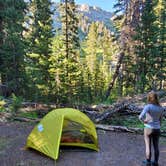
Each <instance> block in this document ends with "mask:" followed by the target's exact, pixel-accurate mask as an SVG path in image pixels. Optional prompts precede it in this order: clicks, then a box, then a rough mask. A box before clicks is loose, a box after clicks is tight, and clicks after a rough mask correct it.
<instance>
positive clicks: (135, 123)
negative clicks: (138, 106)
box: [105, 115, 166, 131]
mask: <svg viewBox="0 0 166 166" xmlns="http://www.w3.org/2000/svg"><path fill="white" fill-rule="evenodd" d="M105 123H106V124H109V125H116V126H126V127H133V128H141V129H142V128H144V124H143V123H142V122H141V121H140V120H139V119H138V116H136V115H135V116H134V115H133V116H129V115H123V116H122V115H121V116H120V115H119V116H118V115H117V116H113V117H111V118H110V119H109V120H107V121H106V122H105ZM161 130H165V131H166V118H164V119H163V120H162V126H161Z"/></svg>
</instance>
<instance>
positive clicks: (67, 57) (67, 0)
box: [60, 0, 81, 103]
mask: <svg viewBox="0 0 166 166" xmlns="http://www.w3.org/2000/svg"><path fill="white" fill-rule="evenodd" d="M60 14H61V22H62V41H63V44H64V50H63V52H62V55H63V60H61V62H62V63H63V64H64V66H63V70H64V71H65V76H63V77H64V79H65V80H64V90H65V92H64V94H65V96H66V102H69V103H71V102H72V101H78V97H79V91H80V88H79V83H80V78H81V71H80V70H79V66H80V63H79V61H80V59H79V49H80V44H79V37H78V18H77V11H76V5H75V2H74V0H63V1H61V5H60Z"/></svg>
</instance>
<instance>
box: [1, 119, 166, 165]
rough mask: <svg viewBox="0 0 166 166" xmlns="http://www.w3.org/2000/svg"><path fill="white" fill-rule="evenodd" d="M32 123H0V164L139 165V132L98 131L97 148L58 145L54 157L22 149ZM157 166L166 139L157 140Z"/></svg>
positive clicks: (163, 159) (163, 160) (165, 153)
mask: <svg viewBox="0 0 166 166" xmlns="http://www.w3.org/2000/svg"><path fill="white" fill-rule="evenodd" d="M34 126H35V124H32V123H16V122H15V123H0V166H141V165H142V164H141V162H142V160H144V141H143V136H142V135H135V134H130V133H120V132H110V131H107V132H106V131H103V130H98V131H97V133H98V138H99V145H100V151H99V152H95V151H91V150H88V149H81V148H62V147H61V148H60V155H59V159H58V160H57V161H56V162H55V161H54V160H52V159H50V158H48V157H46V156H44V155H42V154H40V153H38V152H36V151H33V150H25V149H24V145H25V143H26V138H27V136H28V134H29V133H30V131H31V130H32V128H33V127H34ZM160 166H166V138H161V139H160Z"/></svg>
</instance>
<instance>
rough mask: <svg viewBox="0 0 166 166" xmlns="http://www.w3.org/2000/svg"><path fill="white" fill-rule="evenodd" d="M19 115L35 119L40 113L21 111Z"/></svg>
mask: <svg viewBox="0 0 166 166" xmlns="http://www.w3.org/2000/svg"><path fill="white" fill-rule="evenodd" d="M19 116H20V117H25V118H33V119H36V118H38V115H37V113H36V112H21V113H19Z"/></svg>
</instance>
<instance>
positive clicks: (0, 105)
mask: <svg viewBox="0 0 166 166" xmlns="http://www.w3.org/2000/svg"><path fill="white" fill-rule="evenodd" d="M5 104H6V102H5V100H4V99H3V98H2V97H1V96H0V112H5V110H6V109H5V107H4V106H5Z"/></svg>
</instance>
